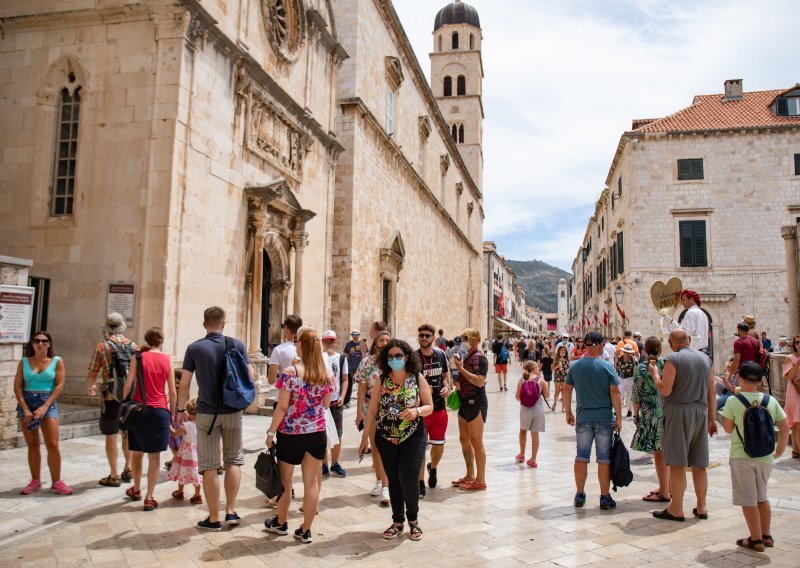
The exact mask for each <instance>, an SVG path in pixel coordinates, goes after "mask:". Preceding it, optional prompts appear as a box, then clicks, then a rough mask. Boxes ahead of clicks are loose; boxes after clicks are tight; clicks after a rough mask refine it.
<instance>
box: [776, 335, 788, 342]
mask: <svg viewBox="0 0 800 568" xmlns="http://www.w3.org/2000/svg"><path fill="white" fill-rule="evenodd" d="M778 343H789V338H788V337H786V336H785V335H781V336H780V337H779V338H778Z"/></svg>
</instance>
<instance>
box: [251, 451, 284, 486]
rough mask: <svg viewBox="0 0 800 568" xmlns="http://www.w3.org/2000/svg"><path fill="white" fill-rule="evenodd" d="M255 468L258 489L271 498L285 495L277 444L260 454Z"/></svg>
mask: <svg viewBox="0 0 800 568" xmlns="http://www.w3.org/2000/svg"><path fill="white" fill-rule="evenodd" d="M255 468H256V489H258V490H259V491H261V492H262V493H263V494H264V495H266V496H267V498H269V499H277V498H278V497H280V496H281V495H283V481H281V472H280V471H279V470H278V460H277V457H276V452H275V446H272V447H271V448H267V451H266V452H261V453H260V454H258V459H256V465H255Z"/></svg>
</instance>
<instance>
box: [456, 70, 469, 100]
mask: <svg viewBox="0 0 800 568" xmlns="http://www.w3.org/2000/svg"><path fill="white" fill-rule="evenodd" d="M456 94H457V95H458V96H459V97H463V96H464V95H466V94H467V78H466V77H464V75H459V76H458V80H457V82H456Z"/></svg>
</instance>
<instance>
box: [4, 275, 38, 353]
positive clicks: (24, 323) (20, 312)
mask: <svg viewBox="0 0 800 568" xmlns="http://www.w3.org/2000/svg"><path fill="white" fill-rule="evenodd" d="M32 317H33V288H30V287H28V286H0V343H27V342H28V341H30V330H31V318H32Z"/></svg>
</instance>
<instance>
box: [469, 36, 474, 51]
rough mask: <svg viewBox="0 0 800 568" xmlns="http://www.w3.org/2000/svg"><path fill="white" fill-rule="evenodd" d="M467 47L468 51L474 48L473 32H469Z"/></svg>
mask: <svg viewBox="0 0 800 568" xmlns="http://www.w3.org/2000/svg"><path fill="white" fill-rule="evenodd" d="M469 49H470V51H472V50H473V49H475V35H474V34H469Z"/></svg>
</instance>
